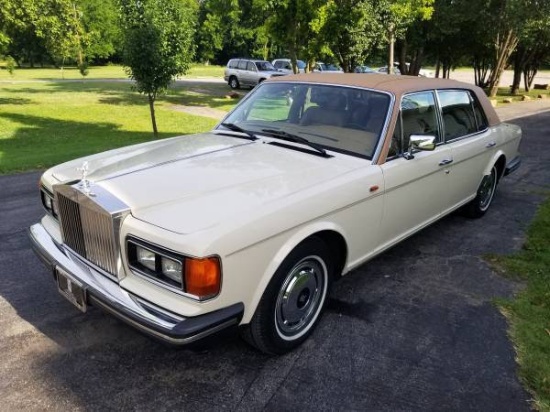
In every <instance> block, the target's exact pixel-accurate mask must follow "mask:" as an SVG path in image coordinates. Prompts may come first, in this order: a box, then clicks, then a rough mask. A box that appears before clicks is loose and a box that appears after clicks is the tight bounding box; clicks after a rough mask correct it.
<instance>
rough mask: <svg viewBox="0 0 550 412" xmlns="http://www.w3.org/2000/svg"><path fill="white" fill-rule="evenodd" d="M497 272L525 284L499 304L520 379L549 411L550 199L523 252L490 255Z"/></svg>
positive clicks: (537, 219) (530, 230) (538, 217)
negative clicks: (507, 323) (515, 293)
mask: <svg viewBox="0 0 550 412" xmlns="http://www.w3.org/2000/svg"><path fill="white" fill-rule="evenodd" d="M490 261H491V262H492V263H493V264H494V265H495V267H496V268H497V270H498V271H500V272H503V273H505V274H507V275H509V276H513V277H516V278H519V279H521V280H522V281H524V282H525V285H526V286H525V289H524V290H523V291H522V292H521V293H519V294H518V296H516V298H514V299H510V300H499V302H498V304H499V306H500V307H501V309H502V311H503V313H504V314H505V315H506V317H507V318H508V320H509V323H510V335H511V338H512V340H513V342H514V345H515V347H516V350H517V358H518V363H519V365H520V377H521V379H522V381H523V382H524V383H525V385H526V386H527V387H528V388H529V389H530V390H531V391H532V393H533V394H534V397H535V404H536V406H537V408H538V409H539V410H541V411H546V412H548V411H550V200H547V201H546V203H544V204H543V205H542V206H541V207H540V209H539V211H538V213H537V216H536V218H535V220H534V221H533V222H532V224H531V227H530V229H529V231H528V238H527V241H526V243H525V245H524V247H523V250H522V251H520V252H518V253H516V254H514V255H512V256H505V257H495V256H492V257H491V258H490Z"/></svg>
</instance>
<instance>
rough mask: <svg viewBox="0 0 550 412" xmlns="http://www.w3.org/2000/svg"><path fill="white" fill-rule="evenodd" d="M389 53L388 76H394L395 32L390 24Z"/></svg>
mask: <svg viewBox="0 0 550 412" xmlns="http://www.w3.org/2000/svg"><path fill="white" fill-rule="evenodd" d="M388 39H389V53H388V74H393V48H394V46H395V32H394V29H393V24H391V23H390V25H389V28H388Z"/></svg>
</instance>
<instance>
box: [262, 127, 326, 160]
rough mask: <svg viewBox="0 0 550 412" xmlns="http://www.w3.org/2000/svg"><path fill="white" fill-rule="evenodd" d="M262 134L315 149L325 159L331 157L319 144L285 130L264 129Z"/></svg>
mask: <svg viewBox="0 0 550 412" xmlns="http://www.w3.org/2000/svg"><path fill="white" fill-rule="evenodd" d="M262 132H264V133H267V134H269V135H271V136H273V137H276V138H278V139H283V140H286V141H289V142H294V143H302V144H305V145H306V146H309V147H311V148H312V149H315V150H316V151H318V152H319V153H321V154H322V155H323V157H330V155H329V154H328V153H327V151H326V150H325V149H323V147H322V146H321V145H318V144H317V143H313V142H310V141H309V140H307V139H306V138H304V137H302V136H298V135H297V134H292V133H288V132H285V131H284V130H277V129H262Z"/></svg>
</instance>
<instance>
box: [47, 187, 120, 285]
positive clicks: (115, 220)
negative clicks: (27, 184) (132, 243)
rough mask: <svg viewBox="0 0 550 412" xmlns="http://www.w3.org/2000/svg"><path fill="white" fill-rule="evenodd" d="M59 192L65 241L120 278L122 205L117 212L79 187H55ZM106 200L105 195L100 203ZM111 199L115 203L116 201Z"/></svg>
mask: <svg viewBox="0 0 550 412" xmlns="http://www.w3.org/2000/svg"><path fill="white" fill-rule="evenodd" d="M55 193H56V200H57V202H58V209H59V220H60V224H61V234H62V236H63V242H64V243H65V244H66V245H67V246H68V247H70V248H71V249H72V250H73V251H74V252H76V253H77V254H78V255H80V256H82V257H83V258H84V259H86V260H88V261H89V262H91V263H93V264H94V265H95V266H97V267H99V268H101V269H103V270H104V271H106V272H108V273H110V274H112V275H114V276H115V277H116V275H117V263H118V254H119V243H118V233H119V229H120V224H121V222H122V218H123V217H124V216H125V213H121V210H120V209H121V208H120V206H121V204H120V202H118V204H116V206H119V207H118V208H117V211H116V213H113V212H112V211H111V212H110V211H109V210H106V209H104V208H103V207H102V205H100V204H98V203H96V202H95V201H94V200H92V198H90V197H88V196H86V195H85V194H83V193H81V192H80V191H79V190H78V189H77V188H75V187H71V186H60V187H57V188H55ZM104 198H105V193H104V194H103V199H100V200H105V199H104ZM110 200H111V204H112V203H113V202H112V200H113V199H112V198H111V199H110ZM115 203H116V202H115ZM124 210H125V209H124ZM124 210H122V212H124Z"/></svg>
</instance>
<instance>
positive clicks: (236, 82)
mask: <svg viewBox="0 0 550 412" xmlns="http://www.w3.org/2000/svg"><path fill="white" fill-rule="evenodd" d="M229 87H231V88H232V89H238V88H239V87H240V84H239V80H238V79H237V78H236V77H235V76H231V77H230V78H229Z"/></svg>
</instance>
